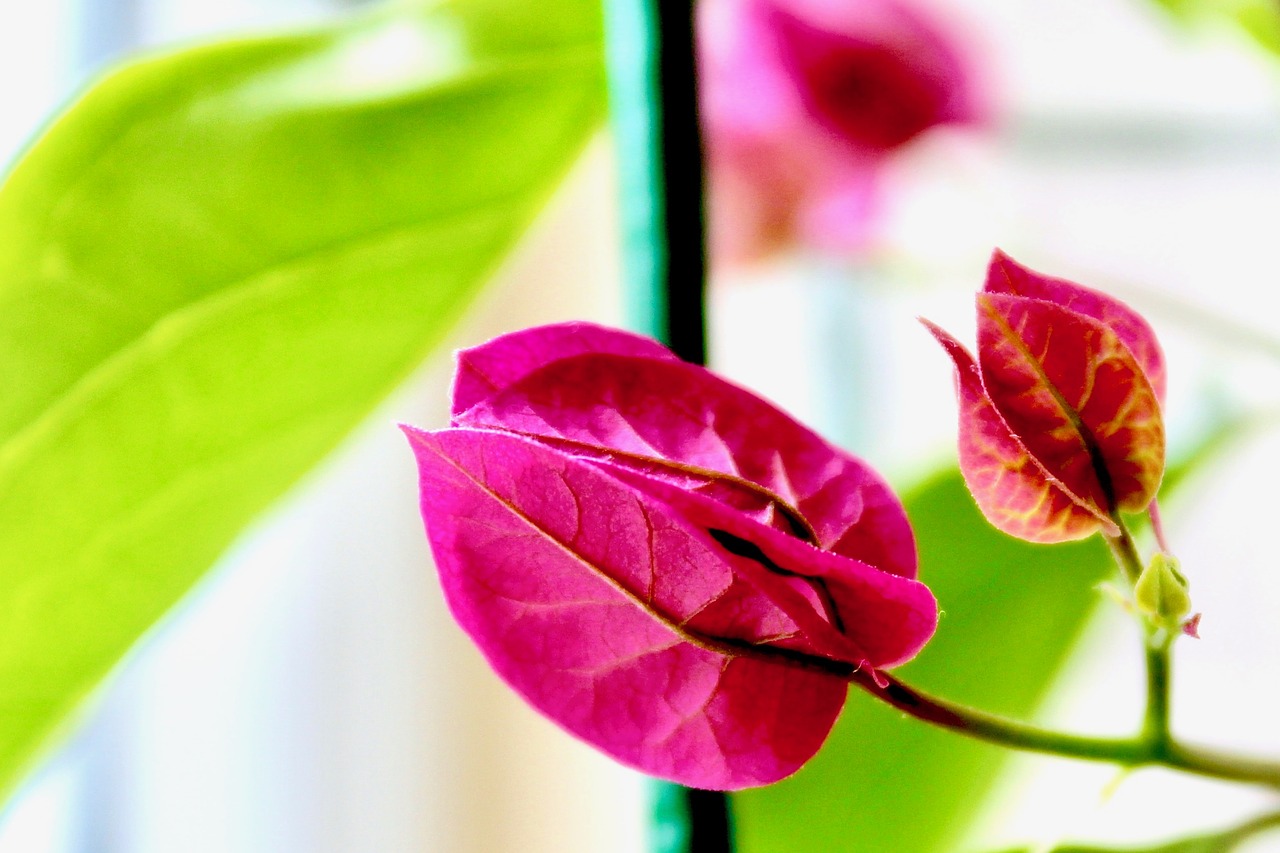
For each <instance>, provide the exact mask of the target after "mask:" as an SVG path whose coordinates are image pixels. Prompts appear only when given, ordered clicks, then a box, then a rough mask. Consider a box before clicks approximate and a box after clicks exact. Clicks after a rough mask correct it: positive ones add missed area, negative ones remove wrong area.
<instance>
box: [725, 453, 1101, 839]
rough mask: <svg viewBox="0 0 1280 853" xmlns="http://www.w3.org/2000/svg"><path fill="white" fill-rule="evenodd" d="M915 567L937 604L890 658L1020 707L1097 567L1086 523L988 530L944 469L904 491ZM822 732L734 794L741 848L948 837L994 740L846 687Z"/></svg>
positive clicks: (931, 686) (1077, 622)
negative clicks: (811, 753) (770, 776)
mask: <svg viewBox="0 0 1280 853" xmlns="http://www.w3.org/2000/svg"><path fill="white" fill-rule="evenodd" d="M906 505H907V512H908V514H909V515H910V516H911V521H912V524H913V525H914V526H915V530H916V536H917V538H918V542H919V546H920V558H921V559H920V567H921V568H920V571H921V578H922V579H923V580H924V581H925V582H926V583H928V584H929V586H930V587H931V588H932V589H933V591H934V593H935V594H936V595H937V597H938V602H939V605H940V606H941V608H942V611H943V617H942V621H941V623H940V624H939V628H938V633H937V636H936V637H935V638H934V639H933V640H932V641H931V642H930V644H929V646H928V647H927V648H926V649H925V651H924V653H922V654H921V656H920V657H919V658H917V659H916V660H915V661H913V662H912V663H911V664H909V665H908V666H906V667H903V668H902V670H900V672H901V674H902V676H903V678H904V679H905V680H906V681H908V682H910V683H911V684H912V685H915V686H920V687H923V688H925V689H927V690H929V691H930V692H932V693H935V694H937V695H941V696H945V697H947V698H949V699H955V700H958V701H961V702H967V703H971V704H973V705H975V706H976V707H979V708H983V709H986V710H990V711H995V712H997V713H1004V714H1008V715H1011V716H1015V717H1020V718H1027V717H1029V716H1030V715H1031V712H1032V711H1033V710H1034V709H1035V708H1036V706H1037V704H1038V703H1039V701H1040V700H1041V698H1042V697H1043V694H1044V692H1045V690H1046V689H1047V687H1048V685H1049V683H1050V682H1051V680H1052V677H1053V675H1054V674H1056V672H1057V671H1058V669H1059V667H1060V666H1061V664H1062V663H1063V661H1064V659H1065V658H1066V656H1067V654H1068V652H1069V651H1070V649H1071V645H1072V642H1073V640H1074V639H1075V637H1076V635H1077V634H1078V633H1079V631H1080V630H1081V628H1082V627H1083V625H1084V623H1085V619H1086V617H1087V615H1088V614H1089V613H1090V612H1091V611H1092V609H1093V606H1094V604H1095V602H1096V601H1097V593H1096V592H1095V591H1094V590H1093V587H1094V585H1095V584H1097V583H1098V581H1100V580H1101V579H1102V578H1103V577H1105V576H1106V575H1107V573H1108V572H1109V571H1110V570H1111V564H1110V558H1109V557H1108V555H1107V551H1106V548H1105V546H1104V545H1103V543H1102V540H1101V539H1100V538H1098V537H1094V538H1092V539H1089V540H1086V541H1084V542H1077V543H1072V544H1070V545H1059V546H1055V547H1045V546H1043V545H1040V546H1037V545H1032V544H1030V543H1027V542H1023V541H1021V540H1017V539H1013V538H1012V537H1009V536H1006V535H1004V534H1003V533H1000V532H999V531H997V530H996V529H995V528H993V527H991V526H990V525H989V524H987V522H986V520H985V519H983V518H982V516H981V515H980V514H979V513H978V510H977V508H976V507H975V506H974V502H973V498H972V497H971V496H970V495H969V492H968V491H967V490H966V489H965V486H964V483H963V481H962V480H961V479H960V475H959V473H958V472H956V471H949V472H947V473H945V474H943V475H941V476H938V477H936V478H934V479H933V480H931V481H929V482H927V483H925V484H924V485H923V486H922V487H921V488H919V489H917V490H915V492H914V493H913V494H910V495H908V496H907V498H906ZM849 700H850V701H849V704H848V706H847V707H846V708H845V711H844V714H843V715H842V716H841V718H840V721H839V723H837V725H836V728H835V731H834V732H833V733H832V735H831V739H830V740H829V741H828V742H827V745H826V746H824V747H823V749H822V751H821V752H819V753H818V756H817V757H816V758H815V759H814V760H813V761H811V762H810V763H809V764H808V765H807V766H806V767H805V768H804V769H803V770H801V771H800V772H799V773H798V774H796V775H795V776H793V777H792V778H791V779H788V780H785V781H783V782H780V783H778V784H777V785H774V786H772V787H770V788H762V789H758V790H755V791H748V792H744V793H742V794H739V795H737V796H736V798H735V803H734V804H735V809H736V811H735V817H736V818H737V819H738V826H739V827H740V833H739V838H740V841H741V847H742V850H743V851H744V853H764V851H770V852H771V853H773V852H774V851H776V853H783V851H790V850H823V851H867V850H904V851H905V850H911V851H919V853H924V852H925V851H931V850H939V851H941V850H954V849H955V845H956V843H957V842H958V840H959V837H960V836H961V835H963V833H964V831H965V829H966V828H967V826H968V822H969V819H970V818H972V817H973V815H974V813H975V811H976V810H977V808H978V806H979V805H980V804H981V803H982V802H983V799H984V797H985V795H986V792H987V789H988V787H989V786H990V785H991V783H992V782H993V781H994V780H995V777H996V774H997V773H998V772H999V770H1000V768H1001V766H1002V763H1003V762H1004V760H1005V759H1006V752H1005V751H1004V750H1001V749H999V748H997V747H993V746H990V745H987V744H983V743H978V742H975V741H971V740H968V739H966V738H963V737H959V736H957V735H955V734H952V733H949V732H945V731H940V730H938V729H933V728H930V727H928V726H926V725H923V724H921V723H919V722H917V721H915V720H911V719H908V718H906V717H905V716H903V715H902V714H900V713H898V712H896V711H894V710H893V709H892V708H890V707H888V706H887V705H883V704H881V703H879V702H876V701H875V700H872V699H871V698H869V697H868V696H867V695H866V694H863V693H862V692H861V691H857V690H854V691H852V692H851V693H850V696H849Z"/></svg>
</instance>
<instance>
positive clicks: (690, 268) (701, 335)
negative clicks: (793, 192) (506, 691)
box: [605, 0, 733, 853]
mask: <svg viewBox="0 0 1280 853" xmlns="http://www.w3.org/2000/svg"><path fill="white" fill-rule="evenodd" d="M605 12H606V25H607V26H606V34H607V43H608V59H609V90H610V110H611V113H612V118H613V125H614V130H615V135H616V144H617V150H618V171H619V179H620V183H621V190H622V209H621V218H622V227H623V232H624V233H623V269H624V274H625V278H626V300H625V301H626V305H627V313H628V315H629V316H628V319H629V323H630V325H631V327H632V328H634V329H635V330H636V331H639V332H644V333H646V334H649V335H652V336H653V337H655V338H657V339H659V340H660V341H662V342H663V343H665V344H666V345H667V346H669V347H671V349H672V351H674V352H675V353H676V354H677V355H679V356H680V357H681V358H683V359H685V360H686V361H690V362H693V363H695V364H705V363H706V353H707V344H706V308H705V300H706V233H705V227H704V221H705V209H704V195H703V185H704V180H703V158H702V140H701V134H700V133H699V129H698V87H697V74H696V60H695V42H694V4H693V0H605ZM732 837H733V836H732V825H731V820H730V815H729V800H728V797H727V795H725V794H723V793H720V792H717V791H699V790H694V789H690V788H682V787H680V786H678V785H671V784H668V783H660V785H659V787H658V789H657V791H656V795H655V800H654V825H653V830H652V845H653V849H654V851H655V853H730V851H732V849H733V841H732Z"/></svg>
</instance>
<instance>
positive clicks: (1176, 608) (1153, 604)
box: [1133, 552, 1191, 632]
mask: <svg viewBox="0 0 1280 853" xmlns="http://www.w3.org/2000/svg"><path fill="white" fill-rule="evenodd" d="M1188 588H1189V584H1188V583H1187V579H1186V578H1185V577H1184V576H1183V574H1182V572H1180V571H1179V570H1178V560H1177V558H1176V557H1172V556H1170V555H1168V554H1165V553H1163V552H1161V553H1157V554H1156V555H1155V556H1154V557H1152V558H1151V562H1150V563H1149V564H1148V565H1147V567H1146V568H1145V569H1143V570H1142V574H1140V575H1139V576H1138V582H1137V583H1136V584H1135V585H1134V588H1133V597H1134V601H1135V602H1136V603H1137V605H1138V609H1139V610H1141V611H1142V612H1143V613H1145V614H1146V615H1147V617H1148V618H1149V619H1151V620H1152V621H1153V622H1154V623H1155V624H1156V625H1159V626H1160V627H1161V628H1166V629H1168V630H1169V631H1171V632H1173V631H1178V630H1181V626H1182V619H1183V617H1184V616H1186V615H1187V614H1188V613H1190V612H1191V595H1190V593H1189V592H1188Z"/></svg>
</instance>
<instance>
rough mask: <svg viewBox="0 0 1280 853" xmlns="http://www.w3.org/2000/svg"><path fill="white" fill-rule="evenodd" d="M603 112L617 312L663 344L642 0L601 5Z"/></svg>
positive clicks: (663, 259) (670, 804) (680, 816)
mask: <svg viewBox="0 0 1280 853" xmlns="http://www.w3.org/2000/svg"><path fill="white" fill-rule="evenodd" d="M605 39H606V45H607V48H606V49H607V53H606V55H607V57H608V63H609V110H610V119H611V121H612V123H613V128H614V135H615V137H616V142H615V146H616V150H617V154H618V182H619V191H620V193H621V198H622V199H623V200H624V204H623V205H622V210H621V211H620V218H621V225H622V270H623V309H624V311H625V316H626V323H627V326H628V327H630V328H631V329H632V330H634V331H637V332H640V333H641V334H645V335H649V336H650V337H653V338H657V339H658V340H660V341H668V328H667V321H666V314H667V298H666V292H665V287H664V283H665V281H666V279H667V272H668V262H669V254H668V251H667V245H666V239H665V233H664V232H665V229H666V217H665V215H664V214H665V211H664V209H663V204H662V202H663V200H664V199H665V198H666V187H665V186H664V183H663V175H662V169H661V168H660V164H661V152H662V145H661V140H662V115H661V104H660V102H659V100H658V95H659V91H658V86H659V82H658V68H657V56H658V52H657V21H656V20H655V19H654V9H653V7H652V5H651V4H649V3H647V2H644V0H605ZM683 794H684V792H683V790H682V789H681V787H680V786H679V785H673V784H671V783H669V782H661V781H656V780H655V781H654V782H652V783H651V785H650V797H651V799H650V827H649V845H650V850H652V851H653V853H686V851H688V850H689V845H690V840H691V839H690V828H689V809H688V807H687V806H686V804H685V800H684V795H683Z"/></svg>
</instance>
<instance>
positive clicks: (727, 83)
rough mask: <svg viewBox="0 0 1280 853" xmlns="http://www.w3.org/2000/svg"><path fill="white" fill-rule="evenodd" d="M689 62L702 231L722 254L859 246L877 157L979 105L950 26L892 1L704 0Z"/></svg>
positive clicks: (869, 212) (968, 118)
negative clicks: (700, 157) (704, 169)
mask: <svg viewBox="0 0 1280 853" xmlns="http://www.w3.org/2000/svg"><path fill="white" fill-rule="evenodd" d="M699 70H700V80H701V83H702V91H701V100H702V112H703V122H704V126H705V136H706V147H707V152H708V159H709V163H710V167H711V168H710V185H711V189H712V194H711V202H712V217H711V226H712V229H711V230H712V243H713V247H714V248H715V249H716V254H717V255H718V256H720V257H723V258H726V259H728V260H731V261H747V260H752V259H753V258H757V257H760V256H763V255H766V254H768V253H769V252H771V251H773V250H775V249H778V248H781V247H784V246H786V245H788V244H790V243H795V242H799V243H805V244H809V245H813V246H817V247H820V248H824V249H829V250H857V249H859V248H862V247H863V246H864V245H865V244H866V243H867V242H868V240H869V239H870V236H871V233H872V230H873V227H872V224H873V220H874V218H875V214H876V211H877V209H878V207H879V206H880V200H879V196H880V190H879V183H880V180H879V172H880V169H881V165H882V163H883V162H884V161H885V159H886V157H887V156H889V155H890V154H891V153H892V152H893V151H895V150H897V149H899V148H901V147H902V146H904V145H906V144H907V143H909V142H910V141H911V140H913V139H915V138H916V137H918V136H919V135H920V134H922V133H924V132H925V131H927V130H928V129H930V128H932V127H936V126H939V125H944V124H965V123H973V122H976V121H978V120H979V119H980V117H981V114H982V112H983V109H982V108H981V107H980V106H979V105H978V104H977V98H976V94H975V90H976V86H975V85H974V77H975V75H974V74H973V72H972V69H971V68H970V67H968V64H967V63H966V61H965V60H964V58H963V57H962V56H961V52H960V50H959V49H958V48H957V47H956V45H955V41H954V38H953V37H952V36H951V35H949V34H948V33H947V32H946V28H945V27H941V26H939V25H938V24H937V23H936V22H934V21H932V20H930V19H929V18H928V17H927V16H926V15H924V14H923V13H922V12H920V11H917V10H915V9H913V8H912V7H911V6H909V5H908V4H907V3H904V2H901V0H849V2H841V3H834V2H823V1H822V0H706V2H703V3H701V4H699Z"/></svg>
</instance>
